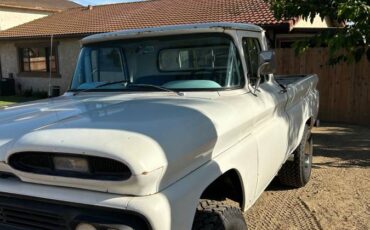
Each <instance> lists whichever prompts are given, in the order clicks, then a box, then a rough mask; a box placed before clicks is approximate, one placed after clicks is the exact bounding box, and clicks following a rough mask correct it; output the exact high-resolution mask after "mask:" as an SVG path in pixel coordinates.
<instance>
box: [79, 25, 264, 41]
mask: <svg viewBox="0 0 370 230" xmlns="http://www.w3.org/2000/svg"><path fill="white" fill-rule="evenodd" d="M225 30H242V31H252V32H262V31H263V29H262V28H261V27H259V26H256V25H254V24H249V23H226V22H222V23H221V22H218V23H199V24H185V25H174V26H161V27H152V28H143V29H132V30H122V31H116V32H109V33H102V34H96V35H91V36H89V37H86V38H84V39H82V44H83V45H86V44H91V43H99V42H105V41H114V40H122V39H130V38H139V37H155V36H166V35H178V34H188V33H207V32H210V33H211V32H223V31H225Z"/></svg>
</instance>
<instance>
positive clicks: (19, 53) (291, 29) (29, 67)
mask: <svg viewBox="0 0 370 230" xmlns="http://www.w3.org/2000/svg"><path fill="white" fill-rule="evenodd" d="M52 1H55V0H52ZM220 6H222V7H220ZM206 22H236V23H254V24H257V25H260V26H262V27H263V28H264V29H265V30H266V31H267V34H268V37H269V40H270V45H271V47H274V46H277V47H281V46H287V45H289V43H291V42H292V40H296V39H299V38H300V37H304V36H311V35H312V34H315V33H318V32H320V30H322V29H327V28H330V27H332V26H334V25H333V24H332V23H331V22H330V20H327V19H325V20H324V21H322V20H320V19H318V18H315V20H314V23H309V22H306V21H304V20H302V19H294V20H293V19H292V20H280V21H279V20H276V19H275V18H274V16H273V13H272V12H271V10H270V8H269V5H268V4H267V3H266V2H265V1H264V0H202V1H190V0H182V1H173V0H148V1H141V2H132V3H120V4H111V5H102V6H94V7H91V6H90V7H78V8H72V9H68V10H65V11H62V12H57V13H55V14H53V15H50V16H48V17H44V18H41V19H37V20H35V21H32V22H29V23H26V24H23V25H20V26H17V27H14V28H11V29H8V30H5V31H2V32H0V61H1V65H2V70H1V73H2V76H3V77H9V76H12V77H14V79H15V80H16V88H17V91H18V92H20V91H24V90H27V89H31V88H32V89H33V90H36V91H37V90H41V91H48V90H49V81H51V86H54V87H59V88H60V92H61V93H63V92H65V91H66V90H67V89H68V87H69V83H70V80H71V78H72V75H73V71H74V68H75V62H76V59H77V56H78V53H79V49H80V42H79V41H80V39H82V38H83V37H84V36H87V35H91V34H95V33H102V32H110V31H116V30H125V29H135V28H143V27H156V26H164V25H176V24H190V23H206ZM51 37H53V44H52V46H53V49H51ZM50 51H52V52H51V53H52V55H50ZM50 71H51V73H52V74H51V76H52V77H51V78H49V72H50Z"/></svg>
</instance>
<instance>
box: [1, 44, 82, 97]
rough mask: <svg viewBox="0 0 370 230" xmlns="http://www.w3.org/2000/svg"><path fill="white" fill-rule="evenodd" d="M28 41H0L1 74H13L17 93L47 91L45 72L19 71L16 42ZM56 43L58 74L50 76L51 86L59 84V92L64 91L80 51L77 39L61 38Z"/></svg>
mask: <svg viewBox="0 0 370 230" xmlns="http://www.w3.org/2000/svg"><path fill="white" fill-rule="evenodd" d="M27 42H29V41H16V42H9V41H8V42H4V41H0V60H1V66H2V76H3V77H4V78H7V77H9V75H10V74H12V75H13V76H14V79H15V81H16V90H17V93H20V91H21V90H22V91H24V90H27V89H32V90H33V91H46V92H47V91H48V89H49V78H48V76H47V75H48V74H47V73H45V74H43V76H41V74H40V76H37V75H35V74H27V73H20V69H19V60H18V48H17V47H16V44H21V43H27ZM56 43H57V44H58V48H57V50H58V56H57V58H58V69H59V75H58V76H57V77H52V78H51V85H52V86H59V87H60V92H61V93H64V92H65V91H66V90H67V89H68V87H69V85H70V81H71V79H72V76H73V72H74V69H75V65H76V60H77V57H78V54H79V51H80V42H79V39H63V40H59V41H56Z"/></svg>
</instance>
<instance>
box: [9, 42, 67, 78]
mask: <svg viewBox="0 0 370 230" xmlns="http://www.w3.org/2000/svg"><path fill="white" fill-rule="evenodd" d="M58 45H59V43H58V42H55V43H53V51H52V53H53V56H54V57H55V72H51V76H52V77H54V78H60V77H61V76H60V72H59V52H58ZM15 46H16V48H17V54H18V55H17V57H18V74H19V76H20V77H49V75H50V50H51V44H50V42H39V43H22V44H16V45H15ZM32 48H39V49H40V48H41V49H44V50H45V58H46V61H45V64H46V68H47V70H46V71H45V72H44V71H25V70H24V61H23V58H24V56H23V51H24V49H32ZM47 50H49V52H47ZM46 54H49V55H46Z"/></svg>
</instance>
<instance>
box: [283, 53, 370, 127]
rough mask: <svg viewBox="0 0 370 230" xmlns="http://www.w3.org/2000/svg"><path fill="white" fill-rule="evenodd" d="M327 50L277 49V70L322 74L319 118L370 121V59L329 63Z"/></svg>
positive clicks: (364, 122) (367, 123) (369, 122)
mask: <svg viewBox="0 0 370 230" xmlns="http://www.w3.org/2000/svg"><path fill="white" fill-rule="evenodd" d="M328 56H329V53H328V50H327V49H326V48H312V49H310V50H309V51H307V52H305V53H304V54H302V55H300V56H295V54H294V51H293V49H276V57H277V74H310V73H316V74H318V75H319V79H320V81H319V84H318V89H319V91H320V112H319V118H320V119H321V120H322V121H330V122H345V123H350V124H361V125H370V63H369V62H368V61H367V59H366V58H363V60H361V61H360V62H359V63H352V64H346V63H344V64H343V63H342V64H338V65H336V66H328V65H327V64H326V61H327V60H328Z"/></svg>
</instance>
